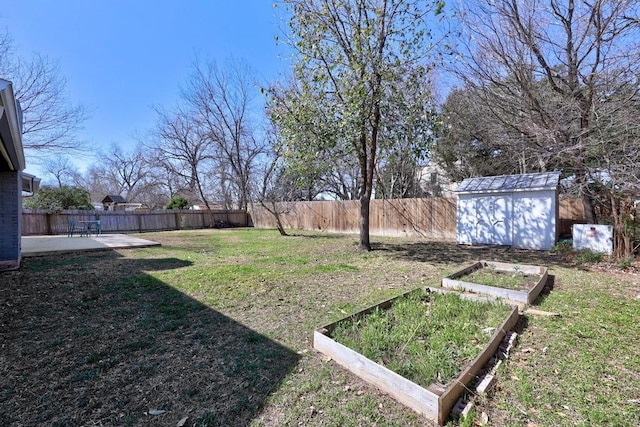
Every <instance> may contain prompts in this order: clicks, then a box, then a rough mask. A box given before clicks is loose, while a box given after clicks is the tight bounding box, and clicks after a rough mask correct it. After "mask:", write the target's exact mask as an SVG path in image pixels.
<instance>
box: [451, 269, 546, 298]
mask: <svg viewBox="0 0 640 427" xmlns="http://www.w3.org/2000/svg"><path fill="white" fill-rule="evenodd" d="M547 276H548V270H547V268H546V267H539V266H534V265H524V264H509V263H505V262H494V261H478V262H475V263H473V264H471V265H470V266H468V267H465V268H463V269H461V270H459V271H456V272H455V273H453V274H451V275H449V276H447V277H445V278H443V279H442V286H443V287H445V288H453V289H463V290H465V291H468V292H475V293H480V294H487V295H493V296H497V297H500V298H504V299H507V300H511V301H515V302H520V303H523V304H531V303H533V301H535V299H536V298H537V297H538V295H539V294H540V292H541V291H542V288H544V285H545V284H546V283H547Z"/></svg>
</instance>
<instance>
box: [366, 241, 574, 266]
mask: <svg viewBox="0 0 640 427" xmlns="http://www.w3.org/2000/svg"><path fill="white" fill-rule="evenodd" d="M372 247H373V250H375V251H381V252H387V253H389V254H390V255H391V256H393V257H397V258H399V259H406V260H410V261H418V262H426V263H430V264H461V266H462V264H465V263H469V262H472V261H477V260H480V259H485V260H493V261H504V262H512V263H521V264H532V265H541V266H551V265H557V266H562V267H568V266H569V264H567V263H566V261H565V260H564V259H563V258H562V257H561V256H556V255H554V254H551V253H549V252H547V251H534V250H524V249H515V248H512V247H509V246H489V245H483V246H466V245H458V244H455V243H449V242H438V241H433V242H417V243H403V244H393V243H384V242H381V243H379V242H376V243H373V245H372Z"/></svg>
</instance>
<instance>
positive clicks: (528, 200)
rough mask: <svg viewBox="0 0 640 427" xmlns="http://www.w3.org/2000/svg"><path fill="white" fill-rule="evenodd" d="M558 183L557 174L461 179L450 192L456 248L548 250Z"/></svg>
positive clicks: (554, 225) (554, 233) (554, 231)
mask: <svg viewBox="0 0 640 427" xmlns="http://www.w3.org/2000/svg"><path fill="white" fill-rule="evenodd" d="M559 180H560V172H542V173H529V174H522V175H500V176H485V177H478V178H467V179H465V180H464V181H462V182H461V183H460V185H458V188H457V189H456V195H457V197H458V208H457V241H458V243H459V244H466V245H477V244H488V245H507V246H513V247H516V248H523V249H538V250H549V249H551V247H553V245H554V244H555V242H556V240H557V223H558V182H559Z"/></svg>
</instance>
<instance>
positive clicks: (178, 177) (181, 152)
mask: <svg viewBox="0 0 640 427" xmlns="http://www.w3.org/2000/svg"><path fill="white" fill-rule="evenodd" d="M156 112H157V114H158V123H157V125H156V129H155V131H154V133H153V142H152V143H151V144H148V148H149V149H150V150H151V152H152V163H153V164H154V165H156V167H160V168H161V169H163V170H164V171H166V172H167V173H168V174H169V175H170V176H171V177H173V178H172V179H171V182H176V186H177V188H176V189H175V190H174V191H177V194H180V193H186V194H187V195H188V196H190V198H191V199H192V201H193V198H194V196H195V197H197V198H198V199H199V200H201V201H202V202H203V203H204V204H205V206H206V207H207V209H208V210H209V211H211V201H212V200H211V196H210V192H209V191H207V182H206V174H207V171H210V170H211V169H212V166H213V160H214V157H213V152H212V149H211V144H210V140H209V137H208V135H206V134H205V133H204V132H202V128H201V127H200V126H199V124H198V122H197V121H196V120H195V113H193V112H192V111H189V110H185V109H182V108H176V109H175V110H174V111H166V110H164V109H161V108H157V109H156ZM174 179H175V181H174Z"/></svg>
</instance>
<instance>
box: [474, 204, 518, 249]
mask: <svg viewBox="0 0 640 427" xmlns="http://www.w3.org/2000/svg"><path fill="white" fill-rule="evenodd" d="M511 203H512V195H511V194H498V195H480V196H477V197H476V198H475V213H476V219H477V225H476V236H475V242H474V243H480V244H490V245H511Z"/></svg>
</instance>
